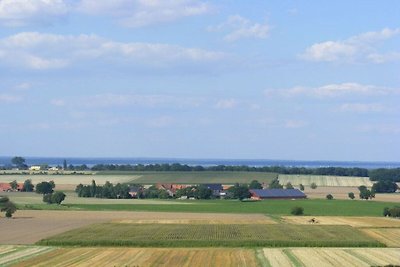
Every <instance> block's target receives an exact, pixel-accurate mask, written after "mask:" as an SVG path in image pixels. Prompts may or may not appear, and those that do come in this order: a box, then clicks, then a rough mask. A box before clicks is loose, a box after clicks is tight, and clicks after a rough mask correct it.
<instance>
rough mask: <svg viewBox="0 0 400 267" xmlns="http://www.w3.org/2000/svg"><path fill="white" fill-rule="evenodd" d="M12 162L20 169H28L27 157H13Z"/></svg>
mask: <svg viewBox="0 0 400 267" xmlns="http://www.w3.org/2000/svg"><path fill="white" fill-rule="evenodd" d="M11 163H12V164H14V165H15V166H17V167H18V168H20V169H26V167H27V166H26V165H25V159H24V158H23V157H13V158H12V159H11Z"/></svg>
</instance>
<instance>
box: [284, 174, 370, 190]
mask: <svg viewBox="0 0 400 267" xmlns="http://www.w3.org/2000/svg"><path fill="white" fill-rule="evenodd" d="M279 182H280V183H281V184H283V185H284V184H286V183H288V182H290V183H292V185H295V186H298V185H299V184H302V185H304V186H310V185H311V184H312V183H315V184H316V185H317V186H346V187H358V186H360V185H365V186H368V187H370V186H372V184H373V183H372V182H371V181H370V180H369V178H368V177H353V176H328V175H295V174H293V175H291V174H279Z"/></svg>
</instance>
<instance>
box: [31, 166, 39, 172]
mask: <svg viewBox="0 0 400 267" xmlns="http://www.w3.org/2000/svg"><path fill="white" fill-rule="evenodd" d="M29 170H30V171H40V166H37V165H33V166H30V167H29Z"/></svg>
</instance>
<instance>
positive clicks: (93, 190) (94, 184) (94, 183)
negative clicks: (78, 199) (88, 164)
mask: <svg viewBox="0 0 400 267" xmlns="http://www.w3.org/2000/svg"><path fill="white" fill-rule="evenodd" d="M96 189H97V185H96V181H95V180H92V185H91V186H90V196H91V197H95V196H96V193H97V192H96V191H97V190H96Z"/></svg>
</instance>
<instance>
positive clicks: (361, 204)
mask: <svg viewBox="0 0 400 267" xmlns="http://www.w3.org/2000/svg"><path fill="white" fill-rule="evenodd" d="M170 201H171V204H173V203H176V202H178V203H191V205H165V204H140V205H135V200H132V202H131V203H132V204H70V205H68V206H57V205H47V204H37V205H28V206H20V207H21V208H22V209H24V208H26V209H43V210H46V209H50V208H51V209H64V210H65V209H66V210H92V211H153V212H200V213H201V212H211V213H261V214H271V215H290V211H291V208H292V207H294V206H301V207H303V208H304V214H305V215H310V216H382V212H383V209H384V208H385V207H391V206H394V205H395V204H396V203H388V202H372V201H362V200H354V201H351V200H325V199H303V200H271V201H268V200H267V201H258V202H240V201H238V200H202V201H201V200H195V201H190V200H189V201H180V200H170Z"/></svg>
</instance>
